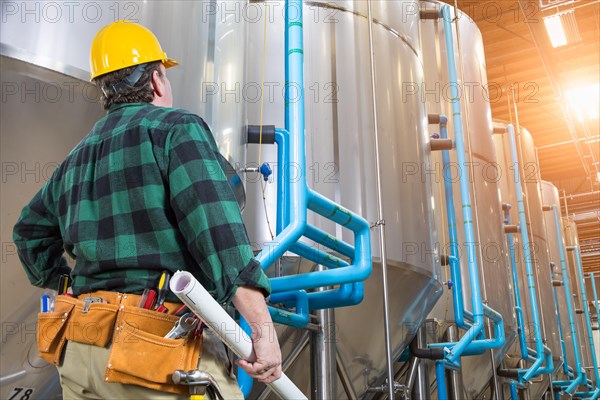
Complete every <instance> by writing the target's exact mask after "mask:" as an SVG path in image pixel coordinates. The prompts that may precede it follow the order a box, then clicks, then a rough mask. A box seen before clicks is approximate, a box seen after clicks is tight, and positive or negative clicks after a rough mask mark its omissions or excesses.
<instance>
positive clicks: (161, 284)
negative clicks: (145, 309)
mask: <svg viewBox="0 0 600 400" xmlns="http://www.w3.org/2000/svg"><path fill="white" fill-rule="evenodd" d="M170 280H171V275H170V274H169V273H168V272H167V271H163V273H162V275H161V276H160V280H159V281H158V288H157V289H158V297H157V298H156V304H155V305H154V309H155V310H158V309H159V308H160V309H161V310H160V311H161V312H164V310H165V309H166V308H165V307H164V306H163V304H164V302H165V299H166V298H167V293H168V292H169V281H170Z"/></svg>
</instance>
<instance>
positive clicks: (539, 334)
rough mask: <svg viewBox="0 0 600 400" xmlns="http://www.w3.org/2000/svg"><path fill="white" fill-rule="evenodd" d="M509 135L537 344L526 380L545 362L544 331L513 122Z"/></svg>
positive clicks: (509, 126) (525, 374)
mask: <svg viewBox="0 0 600 400" xmlns="http://www.w3.org/2000/svg"><path fill="white" fill-rule="evenodd" d="M506 128H507V130H508V136H509V139H510V153H511V157H512V160H513V166H514V168H513V177H514V182H515V187H516V192H517V209H518V211H519V227H520V228H521V239H522V240H521V241H522V243H523V251H524V253H525V254H524V255H525V270H526V272H527V285H528V286H529V299H530V302H529V303H530V304H531V315H532V317H533V323H534V333H535V346H536V353H537V359H536V361H535V362H534V363H533V365H532V366H531V367H530V368H529V369H527V370H526V371H525V373H524V375H523V379H524V380H525V381H528V380H530V379H531V378H532V377H533V376H535V373H536V372H537V370H538V369H539V368H540V366H541V365H542V363H543V362H544V343H543V341H542V332H541V324H540V313H539V309H538V303H537V293H536V289H535V280H534V278H533V264H532V262H531V248H530V245H531V243H530V242H529V230H528V228H527V219H526V217H525V206H524V200H523V187H522V185H521V178H520V171H521V168H520V166H519V157H518V155H517V143H516V140H515V128H514V126H513V125H512V124H509V125H507V127H506Z"/></svg>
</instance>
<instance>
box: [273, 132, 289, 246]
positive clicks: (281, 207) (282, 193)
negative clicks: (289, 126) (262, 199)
mask: <svg viewBox="0 0 600 400" xmlns="http://www.w3.org/2000/svg"><path fill="white" fill-rule="evenodd" d="M288 138H289V133H288V132H287V131H286V130H284V129H276V130H275V143H277V222H276V228H275V229H276V230H275V232H276V234H277V235H279V234H280V233H281V231H283V229H284V228H285V227H286V226H287V225H288V221H287V220H286V217H287V202H288V196H287V193H286V190H287V187H288V185H286V184H285V183H284V180H285V176H286V174H285V171H286V169H287V168H288V167H289V165H288V164H289V162H290V161H289V160H288V154H289V149H288V148H287V145H288V142H289V140H288Z"/></svg>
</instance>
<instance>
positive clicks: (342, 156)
mask: <svg viewBox="0 0 600 400" xmlns="http://www.w3.org/2000/svg"><path fill="white" fill-rule="evenodd" d="M268 4H269V7H267V9H268V10H265V6H264V4H263V3H257V4H253V6H256V7H260V10H261V13H260V15H262V17H263V18H267V21H268V24H267V27H266V29H267V42H266V43H267V44H266V56H265V60H264V62H265V85H264V86H265V90H264V95H265V99H264V100H265V102H264V113H263V121H262V122H263V124H272V125H276V126H277V127H283V126H284V99H283V88H284V69H283V60H284V51H283V48H284V47H283V46H284V43H283V33H284V24H283V2H269V3H268ZM366 6H367V3H366V2H364V1H360V2H355V1H333V2H332V1H327V2H325V1H312V2H305V4H304V10H303V13H304V23H303V28H304V56H305V64H304V71H305V107H306V135H307V136H306V155H307V170H306V171H303V172H304V173H305V174H306V176H307V180H308V185H309V186H310V187H311V188H313V189H314V190H316V191H317V192H319V193H321V194H323V195H325V196H327V197H329V198H330V199H332V200H334V201H336V202H338V203H339V204H341V205H342V206H344V207H346V208H348V209H350V210H352V211H355V212H357V213H359V214H360V215H362V216H363V217H364V218H366V219H367V220H369V221H371V222H375V221H376V220H377V219H378V218H377V209H376V207H377V205H376V185H375V173H376V172H375V171H376V170H375V158H374V145H373V127H374V121H373V115H372V98H371V85H370V63H369V51H370V50H369V45H368V29H367V28H368V25H367V18H366V16H367V9H366ZM267 12H268V14H267ZM373 16H374V18H375V19H376V20H377V21H376V22H375V23H374V25H373V35H374V38H373V40H374V48H375V68H376V72H375V73H376V80H377V87H376V92H377V96H378V99H377V100H378V110H377V111H378V120H377V121H376V122H377V124H378V127H379V132H380V135H381V138H380V140H381V154H380V156H381V165H382V174H383V176H382V179H383V193H382V197H383V202H384V204H383V208H384V218H385V224H386V225H385V227H386V233H387V240H388V242H387V250H388V253H387V256H388V260H387V262H388V274H389V279H390V282H389V288H390V296H391V298H390V307H391V309H390V315H391V318H392V320H391V321H390V322H391V327H392V334H391V340H392V349H393V354H394V357H397V356H398V355H399V354H400V353H401V352H402V350H403V349H404V347H405V346H406V345H407V343H408V342H409V341H410V339H411V338H412V337H413V336H414V334H415V331H416V328H417V327H418V326H419V325H420V324H421V323H422V321H423V320H424V319H425V317H426V315H427V313H428V312H429V310H430V309H431V307H432V306H433V304H434V303H435V301H436V300H437V298H438V297H439V294H440V293H441V287H440V284H439V283H438V281H437V276H436V273H437V271H436V269H437V268H439V259H438V258H439V257H438V250H437V249H436V248H435V246H434V244H435V242H436V236H437V227H436V225H435V224H436V221H435V220H434V219H433V218H432V214H431V207H432V203H431V189H432V188H431V180H430V177H429V176H427V174H426V171H424V170H423V166H426V165H429V164H430V160H429V157H430V154H429V150H428V135H427V126H426V123H427V118H426V113H425V107H424V104H423V103H421V102H420V101H418V99H415V98H408V99H406V98H404V97H403V96H404V95H405V87H404V85H405V83H407V82H417V83H420V82H422V81H423V65H422V62H421V60H420V49H419V25H418V21H419V15H418V4H417V2H416V1H394V2H390V1H384V0H382V1H373ZM263 31H264V19H261V20H259V21H257V22H256V23H254V24H250V27H249V38H250V43H249V47H248V52H249V55H250V57H249V59H250V64H249V75H248V80H247V84H248V85H252V86H258V87H261V86H263V85H262V84H261V81H262V79H261V78H262V63H263V59H262V54H263V50H264V48H263V39H264V36H263ZM271 93H273V95H271ZM248 120H249V123H251V124H259V123H260V102H258V101H257V102H255V103H250V104H248ZM258 161H259V157H258V146H256V145H249V146H248V164H249V165H250V164H252V163H256V162H258ZM264 161H269V162H275V161H276V149H275V146H267V145H263V146H262V150H261V157H260V162H264ZM250 180H251V179H250V177H248V178H247V194H248V199H249V200H248V204H249V205H248V207H250V203H253V204H254V207H255V208H252V209H247V210H246V212H245V218H246V222H247V227H248V231H249V234H250V237H251V239H252V240H253V241H254V242H255V243H256V244H257V245H258V247H259V248H260V247H261V245H262V244H264V243H265V242H267V241H270V240H271V236H270V233H269V229H268V227H267V223H266V218H265V211H264V208H265V207H263V204H262V188H261V186H260V184H259V183H258V182H255V183H254V184H252V183H251V182H250ZM275 193H276V188H275V187H274V184H271V183H267V185H266V190H265V195H266V196H265V197H266V200H265V201H266V208H267V213H268V214H267V215H268V216H269V220H270V223H271V229H272V230H274V227H275V208H274V205H275ZM251 199H258V201H256V200H251ZM309 223H311V224H314V225H316V226H318V227H320V228H322V229H324V230H325V231H327V232H329V233H330V234H332V235H334V236H336V237H337V238H340V239H344V240H345V241H348V242H350V243H352V236H351V235H350V234H349V233H348V232H347V231H346V230H344V229H343V228H342V227H340V226H335V225H333V224H331V223H330V222H328V221H325V220H323V219H320V218H315V217H314V215H312V214H311V213H309ZM372 237H373V246H372V249H373V265H374V270H373V273H372V275H371V277H370V278H369V280H368V281H366V282H365V298H364V300H363V302H362V303H361V304H360V305H358V306H354V307H350V308H340V309H336V311H335V324H336V327H337V329H336V345H337V348H338V351H339V353H340V356H341V360H342V362H343V364H344V365H345V366H346V368H347V369H348V372H349V375H350V378H351V381H352V382H353V385H354V388H355V390H356V391H357V393H359V395H360V394H362V393H364V392H365V384H366V381H368V382H369V383H371V382H374V381H378V380H380V379H381V378H382V377H383V375H384V367H385V352H384V350H385V347H384V330H383V308H382V307H383V306H382V282H381V267H380V252H379V244H378V241H377V235H372ZM284 264H285V265H284V266H283V270H284V272H286V271H290V270H293V271H294V272H295V271H296V270H297V268H300V270H301V271H305V270H306V269H303V268H310V267H312V266H311V265H308V266H306V267H305V266H300V267H298V266H297V265H296V264H295V261H294V260H293V259H288V260H287V262H286V263H284ZM269 272H270V273H274V272H272V271H269ZM292 345H293V343H288V344H287V345H286V346H285V347H286V349H288V348H291V347H292ZM286 351H287V350H286ZM302 357H307V355H306V354H305V355H303V356H302ZM306 365H307V359H306V358H300V359H299V361H298V362H297V363H296V364H295V366H293V367H292V368H291V369H290V370H289V375H290V377H291V378H292V379H293V380H294V381H295V382H296V383H298V384H299V385H300V387H301V388H302V389H304V390H305V391H306V393H308V391H309V390H310V386H309V382H308V373H307V368H306ZM340 386H341V385H340ZM338 393H339V394H338V396H337V397H336V398H344V397H345V395H344V394H343V392H342V391H341V387H340V388H339V390H338Z"/></svg>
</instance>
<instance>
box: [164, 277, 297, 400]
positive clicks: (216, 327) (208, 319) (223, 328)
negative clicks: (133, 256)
mask: <svg viewBox="0 0 600 400" xmlns="http://www.w3.org/2000/svg"><path fill="white" fill-rule="evenodd" d="M170 288H171V291H172V292H173V293H175V295H177V297H179V299H180V300H181V301H182V302H183V303H184V304H185V305H186V306H188V307H189V309H190V310H192V312H194V314H196V315H197V316H198V317H199V318H200V319H201V320H202V321H203V322H204V323H205V324H206V325H207V326H208V327H210V329H211V330H212V331H213V332H214V333H216V334H217V336H219V338H220V339H221V340H222V341H223V343H225V345H227V347H229V348H230V349H231V350H232V351H233V352H234V353H235V354H236V355H237V356H238V357H240V358H242V359H244V360H247V359H249V358H251V357H252V356H253V354H254V351H253V349H252V339H250V337H249V336H248V335H247V334H246V332H244V331H243V330H242V328H241V327H240V326H239V325H238V324H237V323H236V322H235V321H234V320H233V318H231V317H230V316H229V314H227V312H226V311H225V310H224V309H223V308H222V307H221V305H220V304H219V303H217V301H216V300H215V299H213V297H212V296H211V295H210V294H209V293H208V291H207V290H206V289H205V288H204V287H203V286H202V285H201V284H200V282H198V281H197V280H196V278H194V276H193V275H192V274H190V273H189V272H185V271H177V272H176V273H175V275H173V278H172V279H171V283H170ZM268 385H269V387H270V388H271V390H272V391H273V392H275V394H277V395H278V396H279V397H280V398H281V399H283V400H307V398H306V396H305V395H304V393H302V392H301V391H300V389H298V388H297V387H296V385H294V383H293V382H292V381H291V380H290V378H288V377H287V376H286V375H285V374H284V373H283V372H282V373H281V378H279V379H278V380H276V381H275V382H273V383H270V384H268Z"/></svg>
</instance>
